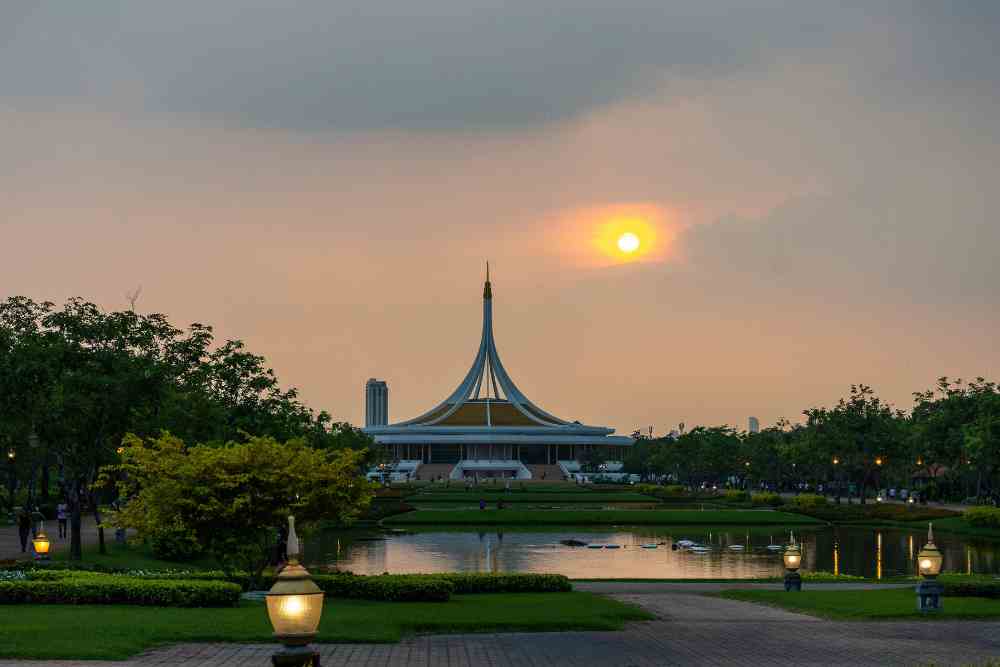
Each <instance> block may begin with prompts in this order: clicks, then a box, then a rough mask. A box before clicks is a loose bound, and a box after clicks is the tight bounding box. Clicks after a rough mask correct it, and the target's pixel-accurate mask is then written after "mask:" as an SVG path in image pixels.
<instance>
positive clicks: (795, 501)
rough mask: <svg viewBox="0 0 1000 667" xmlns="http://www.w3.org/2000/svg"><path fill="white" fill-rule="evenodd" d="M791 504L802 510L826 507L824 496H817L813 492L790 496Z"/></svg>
mask: <svg viewBox="0 0 1000 667" xmlns="http://www.w3.org/2000/svg"><path fill="white" fill-rule="evenodd" d="M792 506H793V507H796V508H798V509H803V510H810V509H816V508H818V507H826V496H818V495H816V494H815V493H803V494H800V495H797V496H795V497H794V498H792Z"/></svg>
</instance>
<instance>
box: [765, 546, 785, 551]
mask: <svg viewBox="0 0 1000 667" xmlns="http://www.w3.org/2000/svg"><path fill="white" fill-rule="evenodd" d="M784 548H785V547H783V546H781V545H780V544H768V545H767V550H768V551H782V550H783V549H784Z"/></svg>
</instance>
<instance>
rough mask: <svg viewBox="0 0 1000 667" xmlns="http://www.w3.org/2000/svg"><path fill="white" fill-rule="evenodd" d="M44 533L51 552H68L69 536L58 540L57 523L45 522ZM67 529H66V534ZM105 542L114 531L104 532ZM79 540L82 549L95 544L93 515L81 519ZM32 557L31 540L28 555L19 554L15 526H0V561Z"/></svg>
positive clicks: (95, 525) (95, 532) (113, 536)
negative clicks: (46, 535) (50, 543)
mask: <svg viewBox="0 0 1000 667" xmlns="http://www.w3.org/2000/svg"><path fill="white" fill-rule="evenodd" d="M45 532H46V533H48V535H49V539H50V540H51V541H52V550H53V551H55V550H60V551H69V535H68V534H67V536H66V537H65V538H64V539H59V523H58V522H57V521H46V522H45ZM68 532H69V528H68V527H67V533H68ZM104 537H105V539H106V540H114V538H115V531H113V530H105V531H104ZM80 540H81V542H82V544H83V547H84V548H85V549H86V548H87V547H88V546H91V545H94V544H97V523H96V522H95V521H94V517H93V515H90V516H84V517H82V521H81V524H80ZM33 556H34V552H33V551H32V550H31V538H30V537H29V538H28V553H21V541H20V539H19V538H18V535H17V526H0V560H8V559H12V558H16V559H24V558H31V557H33Z"/></svg>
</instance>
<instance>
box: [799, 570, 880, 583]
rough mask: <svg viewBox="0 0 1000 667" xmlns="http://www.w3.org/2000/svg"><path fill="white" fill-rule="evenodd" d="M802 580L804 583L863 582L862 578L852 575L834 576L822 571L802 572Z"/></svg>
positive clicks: (831, 573)
mask: <svg viewBox="0 0 1000 667" xmlns="http://www.w3.org/2000/svg"><path fill="white" fill-rule="evenodd" d="M802 579H803V580H805V581H864V580H865V578H864V577H859V576H857V575H854V574H834V573H833V572H826V571H824V570H816V571H813V572H802Z"/></svg>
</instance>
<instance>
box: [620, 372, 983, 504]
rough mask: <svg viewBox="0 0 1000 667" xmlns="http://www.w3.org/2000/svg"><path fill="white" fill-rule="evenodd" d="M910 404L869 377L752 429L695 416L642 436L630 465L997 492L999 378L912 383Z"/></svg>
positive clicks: (855, 486) (795, 480) (648, 474)
mask: <svg viewBox="0 0 1000 667" xmlns="http://www.w3.org/2000/svg"><path fill="white" fill-rule="evenodd" d="M913 399H914V404H913V407H912V409H911V410H910V411H909V412H905V411H903V410H899V409H896V408H894V407H893V406H892V405H890V404H888V403H887V402H885V401H883V400H882V399H880V398H879V397H878V396H877V395H876V393H875V391H874V390H873V389H872V388H871V387H869V386H866V385H856V386H852V387H851V390H850V394H849V395H848V396H846V397H844V398H842V399H840V401H838V402H837V404H836V405H834V406H833V407H816V408H810V409H807V410H805V411H803V417H804V419H803V421H802V422H801V423H797V424H792V423H789V422H787V421H781V422H779V423H777V424H775V425H774V426H772V427H770V428H765V429H762V430H761V431H759V432H757V433H747V432H741V431H737V430H736V429H734V428H732V427H730V426H713V427H707V426H699V427H697V428H694V429H691V430H689V431H686V432H684V433H681V434H679V435H675V436H673V437H670V436H668V437H664V438H655V439H653V438H639V439H638V440H637V441H636V444H635V446H634V447H633V448H632V449H631V452H630V454H629V455H628V457H627V458H626V461H625V465H626V470H628V471H629V472H633V473H638V474H640V475H642V476H643V477H644V478H646V479H651V478H661V479H669V480H671V481H674V482H677V483H682V484H690V485H696V486H698V485H702V484H713V485H721V484H727V483H729V484H732V483H735V484H736V485H739V486H745V487H751V488H757V487H759V486H761V485H763V486H767V487H769V488H773V489H777V490H783V489H792V488H794V487H795V486H796V485H798V484H801V483H810V484H812V485H814V486H815V485H819V484H823V485H824V486H825V487H826V488H828V489H830V490H831V491H832V492H834V493H836V494H837V495H842V494H847V493H848V492H850V491H853V493H854V494H855V495H857V496H858V497H859V498H860V499H861V501H862V502H864V499H865V497H866V496H868V495H869V493H870V492H871V491H874V490H875V489H880V488H886V487H887V486H892V487H900V488H913V485H914V484H917V485H918V486H920V487H921V488H922V489H923V491H924V493H925V494H927V495H928V496H929V497H931V498H938V499H948V500H964V499H967V498H974V499H976V500H977V501H978V502H997V500H998V499H1000V477H998V473H1000V387H998V385H997V384H996V383H995V382H989V381H987V380H985V379H984V378H977V379H976V380H974V381H971V382H963V381H962V380H951V379H949V378H947V377H942V378H940V379H939V380H938V382H937V385H936V386H935V387H934V388H933V389H928V390H926V391H920V392H915V393H914V394H913Z"/></svg>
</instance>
